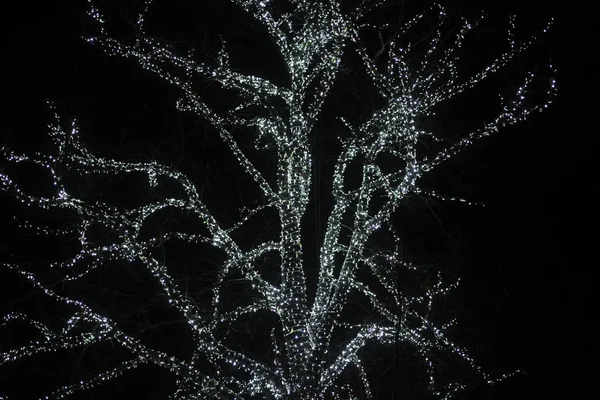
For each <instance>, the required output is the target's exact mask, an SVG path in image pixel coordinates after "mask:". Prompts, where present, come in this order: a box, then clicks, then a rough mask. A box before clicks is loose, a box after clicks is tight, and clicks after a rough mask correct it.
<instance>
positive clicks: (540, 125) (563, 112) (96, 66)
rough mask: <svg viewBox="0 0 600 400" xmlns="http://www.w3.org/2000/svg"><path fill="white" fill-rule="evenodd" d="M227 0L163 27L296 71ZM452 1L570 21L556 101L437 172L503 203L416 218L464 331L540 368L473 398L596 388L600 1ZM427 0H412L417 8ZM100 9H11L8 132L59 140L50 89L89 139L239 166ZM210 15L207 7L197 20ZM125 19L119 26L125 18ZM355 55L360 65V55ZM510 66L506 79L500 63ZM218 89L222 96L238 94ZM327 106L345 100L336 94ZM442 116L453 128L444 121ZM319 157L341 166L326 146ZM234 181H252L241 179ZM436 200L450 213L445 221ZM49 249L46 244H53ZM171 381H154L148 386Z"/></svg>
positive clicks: (537, 20)
mask: <svg viewBox="0 0 600 400" xmlns="http://www.w3.org/2000/svg"><path fill="white" fill-rule="evenodd" d="M222 3H223V2H206V3H202V4H205V5H196V6H190V4H189V3H186V2H183V3H182V4H181V5H179V6H176V7H182V8H181V9H180V10H179V12H180V13H181V14H182V15H183V16H180V17H181V21H182V23H181V27H179V30H178V29H175V28H174V27H173V26H169V25H165V26H163V27H162V28H164V29H166V30H167V31H169V32H171V35H172V36H171V38H174V39H175V40H176V41H177V38H178V36H177V35H180V34H182V31H186V30H187V31H189V32H191V33H192V36H193V37H194V38H196V39H195V40H194V42H193V43H192V45H193V46H194V47H195V48H197V49H198V54H202V53H203V52H206V53H207V54H209V56H208V57H210V54H213V55H214V52H215V51H216V49H217V48H218V40H217V39H218V36H216V35H214V34H213V33H212V32H215V31H217V32H218V31H219V30H220V29H222V30H223V31H224V32H225V34H226V36H227V37H229V38H230V39H231V40H230V42H228V43H229V45H230V48H232V49H234V50H235V49H240V48H244V49H245V50H244V51H240V52H238V53H236V54H238V55H237V57H238V58H235V57H232V61H233V62H237V63H240V65H244V66H246V67H247V68H248V71H251V72H252V71H254V72H256V73H258V74H261V75H264V76H267V77H269V78H271V79H273V80H274V81H276V82H277V81H278V80H279V82H281V81H282V80H283V79H285V78H284V77H283V75H282V74H281V71H280V70H279V69H278V68H277V66H276V65H274V63H276V61H274V60H275V58H274V55H273V54H272V50H269V48H265V47H263V46H259V47H255V48H253V47H252V43H251V42H252V40H251V39H250V38H252V36H251V33H250V32H249V31H247V30H248V28H247V27H245V26H247V24H246V25H244V22H245V21H246V20H245V19H244V18H245V17H244V16H243V14H242V13H240V12H236V11H235V8H233V7H231V6H228V5H223V4H222ZM452 3H453V7H456V9H457V10H464V11H465V12H466V13H471V12H472V11H473V10H478V9H486V10H488V11H489V12H490V14H491V15H492V16H493V18H498V19H501V18H504V16H505V15H507V14H508V13H512V12H515V13H517V14H518V16H519V19H517V23H518V24H523V25H525V26H529V25H531V26H534V27H535V26H538V27H539V26H543V25H544V21H546V19H547V17H548V16H549V15H554V16H555V17H556V24H555V28H554V29H553V31H552V33H551V35H549V36H548V38H547V40H545V41H544V42H543V44H542V45H541V46H540V47H541V49H542V51H541V52H538V53H535V54H536V55H540V54H542V56H543V57H546V59H547V57H548V55H550V56H551V57H552V60H553V62H554V63H555V65H556V66H557V68H558V77H557V79H558V97H557V98H556V99H555V100H554V103H553V104H552V106H551V107H550V108H549V110H548V111H547V112H545V113H543V114H540V115H535V116H533V117H532V118H531V120H529V121H527V122H526V123H524V124H521V125H519V126H518V127H514V128H510V129H507V130H504V131H502V132H501V133H499V134H497V135H496V136H495V137H493V138H490V139H486V140H483V141H482V142H480V143H478V144H476V145H475V146H474V148H473V149H472V150H471V151H470V152H468V154H466V155H463V156H461V157H460V159H459V160H457V161H456V162H453V163H451V165H449V166H448V169H447V172H443V173H441V174H440V175H438V176H437V178H436V179H437V182H442V184H444V182H445V184H446V185H448V184H449V186H450V187H457V188H459V191H461V190H462V191H463V192H462V193H466V194H470V195H472V196H474V198H475V200H481V201H484V202H485V203H486V204H487V205H488V207H486V208H475V209H473V210H471V209H465V208H464V207H460V206H445V207H444V206H440V205H435V206H433V208H432V210H430V212H428V211H426V210H425V209H424V208H423V207H421V208H418V207H417V211H415V214H414V215H413V220H412V223H413V224H415V226H425V227H430V228H431V229H433V230H434V231H435V232H436V233H435V234H431V236H435V238H433V239H432V238H431V237H428V236H427V235H425V234H423V233H421V234H422V236H421V237H422V238H423V239H422V242H419V243H415V245H414V246H415V249H419V250H421V251H427V249H429V247H427V246H428V245H427V244H426V243H428V240H433V241H436V240H441V239H443V240H442V242H443V244H442V245H440V246H438V247H437V248H436V250H435V251H436V252H437V253H439V254H442V255H443V257H442V256H440V257H442V258H443V259H444V260H446V262H448V263H449V265H453V266H454V267H455V268H457V274H458V275H461V276H463V277H464V285H463V287H462V288H461V290H460V291H459V293H460V296H459V298H460V299H461V300H460V303H459V304H460V306H461V308H460V309H459V311H456V312H457V313H458V314H457V315H458V316H459V317H463V318H464V320H465V321H467V322H465V323H464V325H461V334H460V335H461V339H463V340H462V341H461V342H462V343H467V344H468V343H474V345H473V347H469V348H470V349H471V350H472V352H473V353H474V355H475V357H476V358H477V359H478V360H480V361H481V363H482V364H483V365H484V366H486V367H488V368H490V369H491V370H492V371H506V370H510V369H512V368H523V370H524V371H525V372H526V374H525V375H524V376H520V377H517V378H514V379H512V380H510V381H508V382H506V383H502V384H500V385H499V386H498V387H496V388H495V389H493V390H482V391H477V392H475V393H472V394H471V395H470V396H472V398H492V399H496V398H497V399H502V398H517V399H518V398H523V399H525V398H527V399H543V398H550V397H557V398H558V397H569V398H579V397H583V396H584V395H586V394H587V393H590V392H591V391H592V380H593V379H594V378H595V376H596V373H597V372H598V371H597V367H596V362H597V360H596V357H597V355H598V345H597V342H596V339H597V335H595V332H596V330H597V328H598V322H597V320H596V318H595V317H593V315H596V313H595V312H594V311H595V304H594V303H595V302H594V298H593V297H592V285H593V284H594V277H595V275H596V274H595V273H594V272H595V267H594V265H597V262H596V261H595V259H596V258H595V257H594V256H593V254H592V253H593V250H594V249H595V247H594V246H595V245H596V241H597V234H596V229H595V228H596V227H597V226H598V222H599V221H598V212H597V205H596V204H595V203H596V201H595V200H596V196H595V193H596V192H597V191H598V190H599V189H600V188H598V184H597V179H594V176H595V163H593V161H594V160H593V157H594V155H595V146H597V145H598V138H597V136H596V132H595V129H594V126H595V125H596V124H594V122H595V119H596V115H595V113H594V112H595V110H596V106H597V101H596V97H597V96H596V92H597V78H596V74H595V73H594V72H595V70H596V69H597V63H596V59H595V58H596V56H595V54H596V53H597V50H598V45H597V43H595V42H594V41H593V38H594V33H595V32H594V30H593V28H592V26H593V20H592V18H593V17H592V13H591V10H589V9H585V7H584V6H582V5H579V4H578V5H575V4H574V3H573V2H567V3H561V4H557V5H555V6H551V8H548V7H549V6H548V5H547V4H546V2H542V1H534V2H527V5H522V4H518V3H524V2H515V4H511V3H510V2H502V6H499V5H497V4H484V3H485V2H484V3H482V2H469V1H461V2H452ZM490 3H491V2H490ZM111 4H113V5H114V4H117V3H111ZM178 4H179V3H178ZM415 4H416V2H415V1H412V2H406V4H405V6H406V7H408V8H410V7H412V8H414V7H415ZM115 9H116V8H115ZM186 10H194V11H195V12H196V14H192V13H188V12H186ZM84 13H85V2H84V1H81V2H75V1H67V2H60V4H58V3H56V4H54V3H53V2H45V3H44V4H43V5H33V3H32V4H21V5H20V6H19V8H17V9H14V10H12V11H10V12H9V11H7V10H5V11H4V12H3V13H2V14H3V15H2V26H3V28H4V29H5V33H4V34H3V39H4V40H3V42H4V44H3V49H2V53H3V57H2V59H3V69H4V72H3V78H2V88H3V90H2V95H3V98H4V101H3V106H2V111H3V112H2V114H3V122H4V124H3V132H2V135H3V140H4V143H7V144H8V145H9V146H10V147H12V148H17V149H27V150H34V149H41V150H44V149H49V148H50V145H49V142H48V141H47V140H46V139H44V137H45V134H46V128H45V125H46V124H47V123H48V122H49V121H50V114H49V113H48V112H47V108H46V106H45V99H48V98H49V99H52V100H54V101H55V103H56V105H57V108H58V110H59V113H60V114H62V115H64V116H65V117H75V118H76V119H77V120H78V123H79V125H80V126H81V131H82V135H83V137H84V139H85V141H86V142H87V143H90V144H91V147H92V148H93V149H95V150H97V151H103V152H105V154H109V155H114V156H120V157H131V158H136V157H146V158H147V159H158V160H161V161H163V162H166V163H169V164H172V165H175V166H177V167H178V168H180V169H181V170H183V171H185V172H186V173H188V174H190V175H192V176H193V177H194V178H196V179H198V181H200V182H202V181H204V180H206V179H211V178H214V177H215V176H221V179H227V176H228V175H227V174H228V168H229V167H231V166H232V165H233V163H232V162H231V160H229V159H228V158H227V156H226V155H225V154H224V153H225V151H224V150H223V149H221V150H219V147H218V145H217V143H218V141H216V140H215V139H212V138H211V137H207V133H206V131H203V130H202V129H201V128H197V127H196V124H194V122H195V121H193V120H191V119H189V118H188V119H186V118H181V117H178V116H177V115H176V113H175V112H174V111H173V107H172V105H173V103H174V101H175V100H176V99H177V93H176V91H175V90H173V89H172V88H169V87H168V86H167V85H165V84H163V83H161V82H160V80H159V79H157V78H155V77H153V76H152V75H151V74H149V73H146V72H143V71H141V69H140V68H139V67H138V66H137V65H136V64H134V63H133V62H128V61H126V60H122V59H116V58H111V57H108V56H106V55H104V54H103V53H102V51H101V50H99V49H97V48H94V47H93V46H89V45H87V44H85V43H84V42H83V41H82V40H81V39H80V38H79V36H80V35H81V34H85V33H86V32H88V31H89V30H90V29H92V28H91V26H90V24H89V21H87V20H86V18H85V14H84ZM123 15H125V14H123ZM175 15H177V14H175ZM219 15H221V16H223V15H225V16H226V19H219V18H218V17H217V16H219ZM125 16H126V15H125ZM194 17H199V18H200V19H201V20H202V21H203V23H202V24H193V23H192V22H191V21H192V20H193V19H194ZM186 18H187V19H186ZM246 22H247V21H246ZM121 28H122V27H119V26H117V27H115V29H116V30H117V31H119V29H121ZM123 29H124V28H123ZM501 34H504V32H501ZM249 35H250V36H249ZM244 38H245V40H246V41H244ZM182 43H184V41H183V39H182ZM182 45H183V44H182ZM251 50H252V51H251ZM544 52H545V53H544ZM529 57H533V56H529ZM348 65H349V66H350V67H352V64H351V62H349V64H348ZM593 71H594V72H593ZM350 76H351V75H350ZM346 79H350V78H348V77H346ZM494 82H495V83H497V84H502V81H501V80H499V79H498V80H496V81H494ZM338 88H339V86H338ZM203 90H205V91H206V93H208V94H207V96H208V95H210V94H211V93H212V92H211V90H212V89H211V88H210V87H206V88H203ZM215 99H216V100H215V104H218V103H219V101H223V102H226V99H219V98H215ZM466 101H467V102H466V103H465V104H468V105H469V106H466V105H465V104H463V105H462V106H456V105H450V106H448V107H449V108H447V109H445V110H443V112H442V114H444V113H445V115H450V116H451V118H450V120H451V123H457V124H458V123H460V122H464V123H465V124H467V125H468V124H471V123H474V122H473V121H476V120H477V118H478V117H477V116H474V115H477V114H478V113H480V110H479V108H478V105H477V103H478V99H477V98H475V99H473V98H471V99H470V100H466ZM354 105H355V106H360V103H355V104H354ZM327 107H329V108H327V110H329V111H332V112H335V111H336V106H335V105H334V104H329V105H327ZM337 107H339V105H338V106H337ZM453 107H456V108H453ZM325 123H326V122H325ZM436 123H437V124H440V125H439V126H440V127H441V129H444V127H445V125H443V122H439V121H438V122H436ZM327 140H328V138H322V145H321V146H320V147H318V149H319V151H321V152H323V153H326V152H327V150H329V147H328V144H327V143H328V142H327ZM181 143H184V145H182V144H181ZM320 143H321V142H320ZM220 152H222V153H223V154H222V153H220ZM198 160H201V161H198ZM324 160H325V159H324ZM195 164H202V165H201V167H197V166H195ZM265 165H269V164H268V162H266V163H265ZM329 165H331V164H329ZM1 167H2V166H0V168H1ZM317 168H320V169H323V170H325V169H326V168H327V164H326V161H323V164H319V165H318V167H317ZM215 171H216V172H215ZM324 174H325V172H324ZM223 177H225V178H223ZM37 179H38V178H36V180H35V181H36V182H37ZM40 179H41V178H40ZM323 179H326V178H323ZM30 182H33V180H30ZM32 186H35V185H32ZM234 189H238V188H233V189H231V190H232V192H231V193H233V192H235V190H234ZM225 190H227V189H224V188H223V187H219V186H217V189H214V188H213V191H214V193H212V194H211V192H210V189H209V188H207V193H206V196H207V201H208V202H209V203H210V201H213V203H214V204H217V203H219V204H220V207H221V208H218V207H217V209H216V212H217V213H218V214H221V215H223V217H224V218H226V216H227V214H228V212H229V210H230V209H235V208H237V207H238V206H239V205H240V204H246V205H251V204H253V203H254V202H257V201H258V200H259V199H255V198H253V197H252V196H254V194H252V193H250V194H248V195H246V197H245V198H242V197H239V195H238V194H237V192H236V194H235V196H236V197H235V199H236V200H235V201H231V204H223V202H222V199H223V198H226V194H225V192H224V191H225ZM217 192H218V193H217ZM227 194H229V192H227ZM211 196H212V197H211ZM3 202H4V203H6V204H7V205H6V206H5V207H4V208H3V210H2V223H3V224H6V225H5V226H6V229H3V231H5V232H8V233H9V234H10V235H12V237H11V238H10V239H9V238H6V239H3V245H2V253H3V254H7V253H13V252H14V250H15V249H19V250H21V251H29V252H30V253H31V252H35V250H31V249H30V248H26V246H24V245H19V243H21V238H20V237H18V236H15V235H16V234H15V233H14V232H15V231H14V227H12V226H11V227H9V223H10V221H11V217H12V215H13V214H14V213H15V212H20V211H18V210H16V208H15V207H16V206H15V205H14V204H12V203H11V202H10V201H8V200H7V199H6V197H3ZM311 212H313V213H316V212H314V211H311ZM316 215H318V213H316ZM432 216H436V217H439V218H440V220H441V221H442V222H441V223H440V224H438V223H437V222H436V221H437V218H432ZM325 217H326V215H325V216H322V217H320V218H321V219H324V218H325ZM311 218H312V217H311ZM315 220H316V221H319V217H316V218H315ZM432 221H433V222H432ZM307 226H308V228H307V229H313V228H314V229H316V230H317V231H316V233H317V235H316V236H318V234H319V233H320V234H322V233H323V230H322V225H320V224H319V223H316V224H315V223H309V224H308V225H307ZM320 226H321V228H320ZM319 229H321V230H319ZM431 229H430V230H431ZM11 232H12V233H11ZM440 238H441V239H440ZM43 246H44V244H40V247H38V248H39V249H42V248H43ZM311 246H313V247H312V250H311ZM317 246H318V243H312V244H310V243H308V244H306V247H307V249H308V250H307V257H310V256H311V254H313V253H314V254H316V253H315V251H314V249H316V248H317ZM416 251H417V250H416ZM437 253H436V254H437ZM37 256H38V257H39V258H40V259H43V258H44V257H46V255H45V250H40V253H39V255H37ZM457 265H462V267H458V266H457ZM0 279H4V281H3V283H2V287H1V289H2V290H4V293H3V296H2V298H3V303H2V304H3V307H8V305H9V304H11V303H10V302H8V301H4V299H5V298H6V297H10V296H6V294H7V293H8V291H9V289H10V290H15V291H16V290H17V289H15V287H14V286H12V281H9V279H12V278H11V277H4V275H0ZM9 282H11V283H10V284H9ZM0 348H1V347H0ZM23 374H24V372H22V370H19V369H18V368H17V369H7V368H3V369H0V378H1V379H0V393H1V392H2V390H1V389H2V385H4V384H6V385H9V383H8V382H9V381H11V380H12V381H13V382H14V378H15V375H17V376H16V378H18V379H20V378H22V377H24V376H25V375H23ZM158 375H160V374H159V373H157V372H156V371H154V372H152V371H151V373H150V374H146V375H144V376H145V377H144V378H139V379H144V383H146V384H147V385H146V386H147V387H148V388H149V389H148V390H150V388H152V387H153V385H152V382H156V381H155V380H154V379H157V378H156V376H158ZM27 376H29V375H27ZM11 388H12V385H11ZM11 390H12V389H11ZM157 393H159V392H156V391H154V392H148V394H147V396H148V397H149V398H150V397H152V394H154V395H155V396H158V394H157ZM382 393H383V392H382ZM382 396H385V395H383V394H382ZM17 398H27V397H19V396H17ZM382 398H384V397H382Z"/></svg>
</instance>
